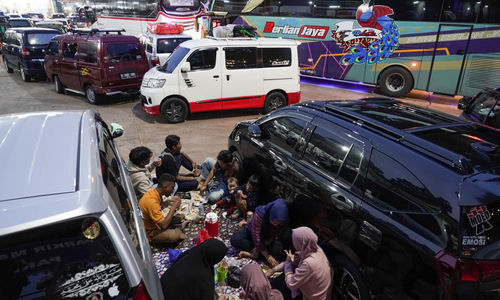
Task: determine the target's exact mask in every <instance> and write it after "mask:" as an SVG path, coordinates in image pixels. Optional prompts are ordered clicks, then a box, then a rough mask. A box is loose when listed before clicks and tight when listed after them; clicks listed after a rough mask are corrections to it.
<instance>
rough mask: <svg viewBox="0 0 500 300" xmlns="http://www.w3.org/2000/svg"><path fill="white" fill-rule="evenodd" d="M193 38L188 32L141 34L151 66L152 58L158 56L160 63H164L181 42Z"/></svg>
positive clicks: (140, 38)
mask: <svg viewBox="0 0 500 300" xmlns="http://www.w3.org/2000/svg"><path fill="white" fill-rule="evenodd" d="M191 39H193V38H192V37H191V36H190V35H188V34H182V33H181V34H154V33H150V32H147V33H145V34H142V35H140V36H139V41H140V42H141V44H142V45H143V47H144V51H145V52H146V56H147V57H148V63H149V66H150V67H151V66H152V65H151V59H152V58H154V57H158V59H159V60H160V65H163V64H164V63H165V61H167V58H168V57H169V56H170V54H172V52H173V50H175V48H176V47H177V45H179V44H180V43H182V42H184V41H187V40H191ZM165 41H166V42H168V43H172V45H171V46H168V45H167V47H168V48H169V49H166V48H167V47H161V46H160V45H159V43H162V42H165Z"/></svg>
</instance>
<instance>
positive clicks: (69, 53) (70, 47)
mask: <svg viewBox="0 0 500 300" xmlns="http://www.w3.org/2000/svg"><path fill="white" fill-rule="evenodd" d="M77 49H78V44H77V43H64V44H63V57H64V58H69V59H75V58H76V54H77V52H76V51H77Z"/></svg>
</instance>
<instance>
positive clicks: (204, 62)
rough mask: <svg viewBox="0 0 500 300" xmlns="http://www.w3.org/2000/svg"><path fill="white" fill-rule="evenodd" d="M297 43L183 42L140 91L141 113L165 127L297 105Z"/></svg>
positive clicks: (149, 75) (149, 74)
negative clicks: (199, 115)
mask: <svg viewBox="0 0 500 300" xmlns="http://www.w3.org/2000/svg"><path fill="white" fill-rule="evenodd" d="M297 45H298V43H297V42H296V41H292V40H286V39H269V38H259V39H255V38H243V39H215V38H210V39H201V40H191V41H186V42H184V43H182V46H180V47H178V48H177V49H176V50H175V51H174V52H173V53H172V55H171V56H170V57H169V59H168V60H167V62H166V63H165V64H164V65H162V66H161V67H156V68H152V69H150V70H149V71H148V72H147V73H146V75H145V76H144V80H143V81H142V86H141V102H142V105H143V108H144V110H145V111H146V112H147V113H149V114H152V115H160V114H161V116H162V117H164V118H165V119H166V120H167V121H168V122H171V123H178V122H183V121H184V120H185V119H186V117H187V115H188V114H189V113H196V112H201V111H215V110H230V109H242V108H264V110H265V111H266V112H269V111H271V110H273V109H276V108H279V107H282V106H285V105H287V104H293V103H297V102H299V99H300V83H299V65H298V56H297Z"/></svg>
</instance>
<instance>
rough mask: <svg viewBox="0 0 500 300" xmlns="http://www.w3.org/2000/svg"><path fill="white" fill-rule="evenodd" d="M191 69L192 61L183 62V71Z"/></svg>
mask: <svg viewBox="0 0 500 300" xmlns="http://www.w3.org/2000/svg"><path fill="white" fill-rule="evenodd" d="M189 71H191V63H190V62H188V61H186V62H185V63H183V64H182V66H181V72H182V73H187V72H189Z"/></svg>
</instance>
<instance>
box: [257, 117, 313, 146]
mask: <svg viewBox="0 0 500 300" xmlns="http://www.w3.org/2000/svg"><path fill="white" fill-rule="evenodd" d="M306 125H307V122H306V121H305V120H302V119H299V118H294V117H278V118H275V119H271V120H269V121H267V122H265V123H263V124H262V125H261V129H262V132H263V135H264V137H265V138H267V139H269V141H270V142H271V143H273V144H275V145H276V146H278V147H280V148H282V149H283V150H285V151H288V152H290V153H292V152H293V151H294V148H295V145H296V144H297V142H298V141H299V139H300V137H301V135H302V132H303V131H304V128H305V127H306Z"/></svg>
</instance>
